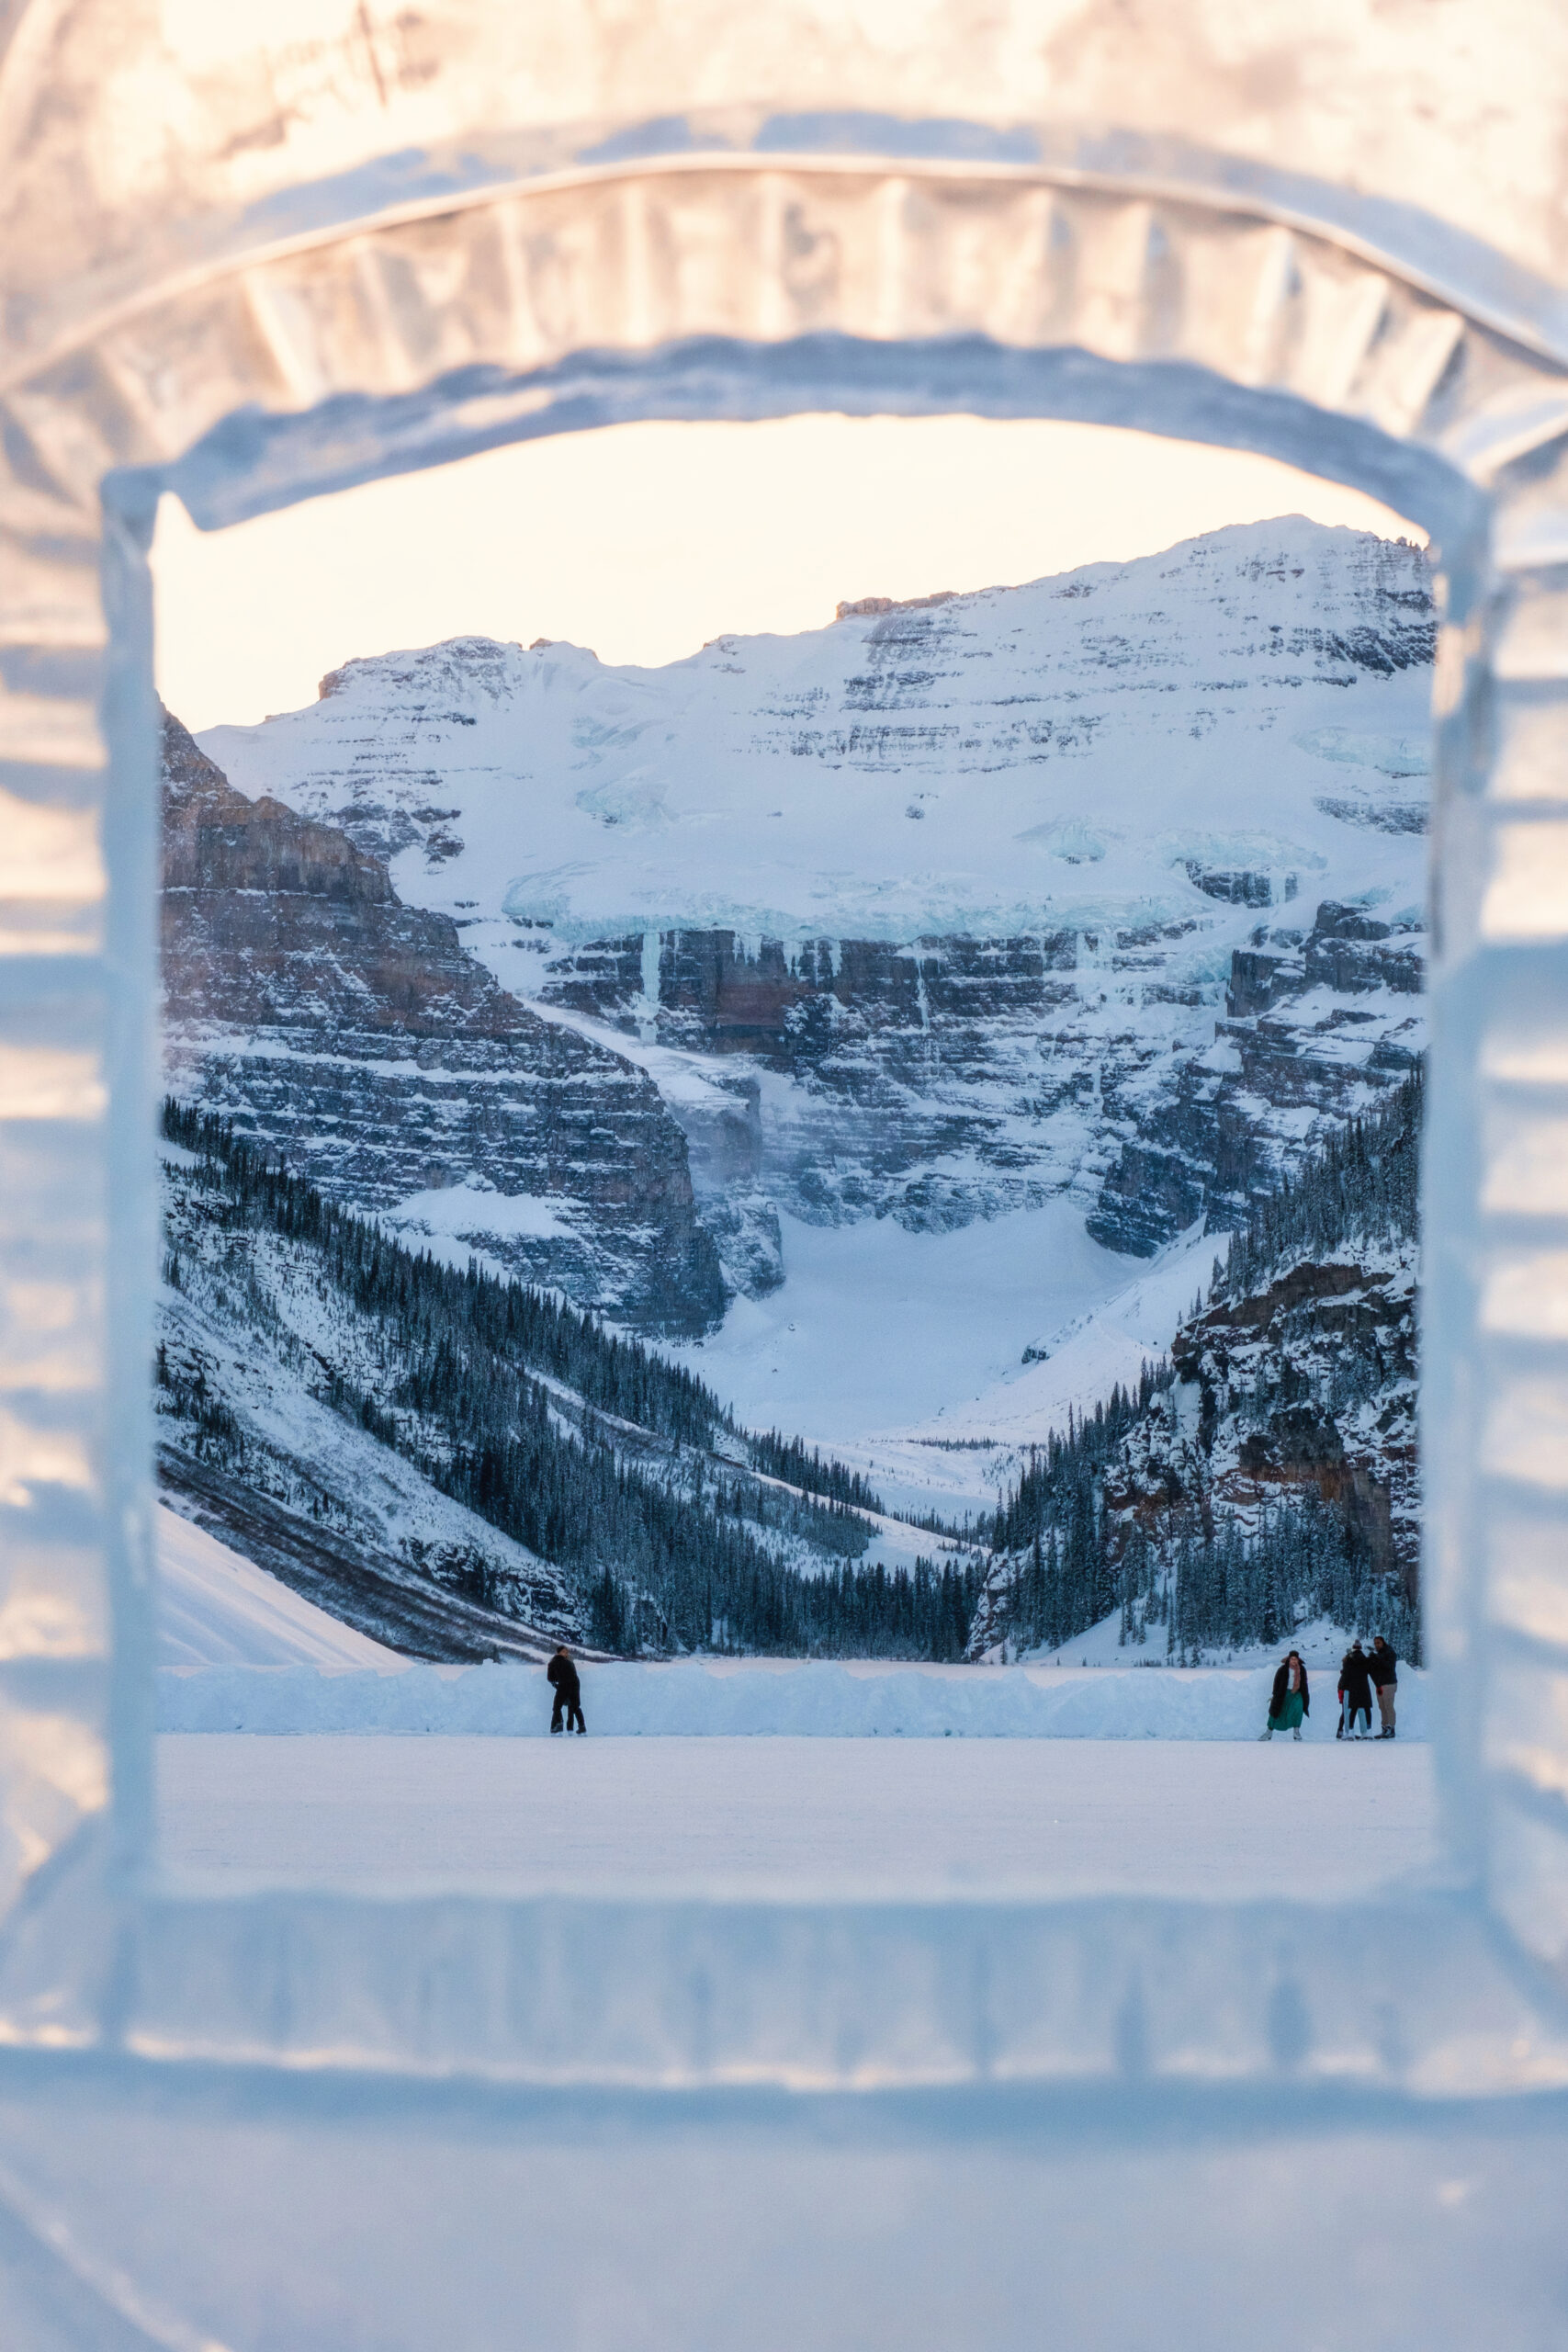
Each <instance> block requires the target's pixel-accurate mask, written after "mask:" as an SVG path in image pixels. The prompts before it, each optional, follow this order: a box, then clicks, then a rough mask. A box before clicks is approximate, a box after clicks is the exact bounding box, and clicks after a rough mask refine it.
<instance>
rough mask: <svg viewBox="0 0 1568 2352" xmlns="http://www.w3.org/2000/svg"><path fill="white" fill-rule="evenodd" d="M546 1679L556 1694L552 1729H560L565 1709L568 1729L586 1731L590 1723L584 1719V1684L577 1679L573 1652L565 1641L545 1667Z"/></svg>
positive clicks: (551, 1720)
mask: <svg viewBox="0 0 1568 2352" xmlns="http://www.w3.org/2000/svg"><path fill="white" fill-rule="evenodd" d="M545 1679H546V1681H547V1682H548V1684H549V1685H550V1687H551V1689H552V1690H553V1691H554V1692H555V1694H556V1703H555V1710H554V1713H552V1714H551V1716H550V1729H551V1730H552V1731H559V1730H560V1728H561V1715H562V1713H563V1711H564V1713H565V1715H566V1728H567V1730H568V1731H581V1732H585V1731H586V1730H587V1729H588V1725H587V1724H585V1723H584V1722H583V1720H582V1685H581V1682H579V1680H578V1679H577V1668H576V1666H575V1664H574V1663H573V1660H572V1655H571V1652H570V1650H569V1649H568V1647H567V1645H566V1644H565V1643H564V1642H563V1643H562V1644H561V1645H560V1647H559V1649H558V1650H557V1652H556V1654H555V1656H554V1657H553V1658H551V1660H550V1662H549V1664H548V1666H547V1668H545Z"/></svg>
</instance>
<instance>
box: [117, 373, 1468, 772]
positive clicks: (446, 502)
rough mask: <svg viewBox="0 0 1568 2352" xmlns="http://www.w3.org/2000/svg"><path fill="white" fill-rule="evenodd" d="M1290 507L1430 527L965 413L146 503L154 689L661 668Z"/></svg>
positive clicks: (786, 423)
mask: <svg viewBox="0 0 1568 2352" xmlns="http://www.w3.org/2000/svg"><path fill="white" fill-rule="evenodd" d="M1291 514H1301V515H1312V516H1313V517H1314V519H1315V520H1317V521H1318V522H1321V523H1342V524H1348V525H1349V526H1352V527H1353V528H1355V529H1358V530H1364V531H1378V532H1381V533H1382V534H1383V535H1384V536H1385V537H1398V536H1399V535H1400V534H1401V533H1403V534H1404V536H1405V537H1409V538H1416V539H1424V538H1425V537H1426V534H1425V533H1424V532H1422V531H1420V530H1418V529H1417V528H1416V526H1415V525H1413V524H1410V523H1407V522H1405V521H1404V520H1403V519H1402V518H1401V517H1400V516H1399V515H1394V514H1393V513H1392V512H1391V511H1390V510H1389V509H1388V508H1387V507H1386V506H1382V505H1380V504H1379V503H1377V501H1376V500H1375V499H1371V498H1368V497H1365V496H1364V495H1363V494H1362V493H1361V492H1359V491H1353V490H1344V489H1341V488H1339V487H1338V485H1337V484H1336V483H1332V482H1325V481H1318V480H1317V479H1316V478H1315V477H1314V476H1313V475H1310V474H1303V473H1298V472H1297V471H1296V470H1295V469H1294V468H1293V467H1291V466H1284V465H1280V464H1278V463H1277V462H1276V461H1275V460H1274V459H1273V458H1258V457H1252V456H1249V455H1247V454H1246V453H1245V452H1242V451H1237V450H1230V449H1213V448H1208V447H1199V446H1197V445H1195V444H1193V443H1191V442H1176V441H1168V440H1163V439H1161V438H1159V437H1157V436H1156V435H1151V434H1145V433H1128V432H1122V431H1121V430H1119V429H1118V428H1116V427H1114V426H1110V425H1090V424H1055V423H1050V422H1033V421H1023V422H1018V423H1013V422H998V421H993V420H990V419H986V418H979V417H967V416H942V417H842V416H796V417H786V418H781V419H779V420H777V421H772V422H769V423H765V424H621V425H613V426H610V427H607V428H606V429H604V431H602V432H595V433H580V434H570V435H561V436H559V437H558V438H556V439H551V440H543V441H530V442H523V443H519V444H516V445H515V446H513V447H511V448H507V449H498V450H493V451H491V452H489V453H487V454H486V455H485V456H483V457H478V458H465V459H463V460H462V461H461V462H460V463H459V464H457V465H453V466H441V467H436V468H434V469H432V470H431V471H429V472H427V473H421V474H402V475H399V476H398V477H396V478H395V479H393V480H391V481H379V482H371V483H367V485H366V486H365V487H364V488H362V489H359V490H349V491H344V492H339V493H338V495H337V496H335V497H333V498H321V499H310V500H307V501H306V502H305V503H303V504H301V505H299V506H292V507H288V508H287V509H286V510H284V511H283V512H282V513H280V514H276V515H260V516H258V517H257V518H256V520H255V521H254V522H251V523H241V524H237V525H235V526H233V527H232V528H231V529H229V530H226V531H216V532H211V533H203V532H200V531H197V529H196V527H195V526H194V525H193V524H192V523H191V522H190V520H189V518H188V516H187V515H186V512H185V509H184V508H183V507H182V506H180V505H179V504H178V503H177V502H176V501H175V500H174V499H172V498H165V499H164V503H163V506H162V509H161V511H160V514H159V519H158V532H157V538H156V542H155V544H154V547H153V550H152V570H153V574H154V578H155V581H156V587H157V616H158V652H157V662H158V684H159V690H160V692H161V693H162V695H163V697H164V701H165V703H166V704H167V705H168V707H169V708H170V709H171V710H173V711H174V712H175V714H176V715H177V716H178V717H179V718H183V719H184V720H185V722H186V725H187V726H188V727H191V728H197V729H199V728H203V727H211V726H215V725H217V724H218V723H219V722H220V721H222V720H230V721H232V722H235V723H240V724H246V723H250V722H254V720H256V719H259V718H265V716H266V715H267V714H268V713H269V712H271V711H282V710H294V709H298V708H299V707H300V706H301V705H302V704H304V703H308V702H313V701H314V700H315V697H316V684H317V681H318V680H319V679H320V678H321V675H322V674H323V673H325V672H326V671H328V670H332V669H335V668H336V667H337V666H338V664H339V663H340V662H344V661H346V660H347V659H349V658H350V657H351V656H353V655H355V654H366V653H385V652H389V651H391V650H395V649H402V648H407V647H412V646H421V645H431V644H434V643H436V642H437V641H438V640H439V639H442V638H447V637H467V636H481V637H494V638H502V639H515V640H517V641H518V642H520V643H521V644H524V645H528V644H530V643H532V641H533V639H535V638H536V637H548V638H568V639H572V640H573V641H574V642H575V643H577V644H579V645H587V646H592V649H593V650H594V651H595V652H596V653H597V654H598V655H599V657H600V659H601V660H602V661H604V662H642V663H648V664H657V663H660V662H671V661H677V660H679V659H680V658H681V657H682V656H683V655H685V654H688V653H694V652H695V651H696V650H697V649H698V647H699V646H701V645H702V644H703V643H704V642H705V639H708V638H712V637H719V636H723V635H727V634H728V633H729V632H731V631H734V632H738V633H739V634H742V635H750V634H752V633H755V632H759V631H763V630H777V631H781V632H784V631H794V630H797V629H805V628H821V627H823V626H824V625H825V624H826V623H827V622H829V621H830V620H831V619H832V617H833V610H834V606H835V605H836V604H837V603H838V602H839V600H840V598H841V597H852V596H919V595H926V594H930V593H931V591H933V590H935V589H940V588H956V589H968V588H987V587H992V586H995V585H997V584H998V583H1000V582H1018V581H1023V580H1036V579H1040V578H1041V577H1043V575H1045V574H1046V573H1049V572H1056V571H1071V570H1073V569H1074V568H1075V567H1076V566H1077V565H1078V564H1083V563H1097V562H1104V561H1125V560H1127V559H1128V558H1129V557H1132V556H1136V555H1149V554H1154V553H1156V551H1157V550H1158V549H1160V548H1167V547H1169V546H1171V545H1172V544H1173V543H1174V542H1175V541H1176V540H1178V539H1185V538H1190V537H1194V536H1195V535H1196V534H1197V533H1199V532H1201V531H1211V530H1214V529H1217V528H1218V527H1219V526H1221V525H1223V524H1225V523H1248V522H1257V521H1259V520H1261V519H1262V518H1264V517H1265V516H1268V515H1291Z"/></svg>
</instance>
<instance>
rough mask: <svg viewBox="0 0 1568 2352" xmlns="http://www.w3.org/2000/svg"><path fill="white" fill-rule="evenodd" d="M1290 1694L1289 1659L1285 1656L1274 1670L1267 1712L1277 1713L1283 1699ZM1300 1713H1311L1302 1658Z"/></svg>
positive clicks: (1309, 1694)
mask: <svg viewBox="0 0 1568 2352" xmlns="http://www.w3.org/2000/svg"><path fill="white" fill-rule="evenodd" d="M1290 1694H1291V1667H1290V1661H1289V1659H1288V1658H1287V1659H1285V1660H1283V1661H1281V1663H1280V1667H1279V1668H1277V1670H1276V1672H1275V1676H1274V1696H1273V1697H1272V1699H1270V1701H1269V1713H1270V1714H1271V1715H1277V1714H1279V1713H1280V1709H1281V1708H1282V1707H1283V1706H1284V1703H1285V1701H1286V1700H1287V1699H1288V1698H1289V1697H1290ZM1302 1713H1303V1715H1310V1714H1311V1713H1312V1692H1311V1691H1310V1690H1309V1689H1308V1687H1307V1670H1306V1665H1305V1662H1304V1660H1303V1663H1302Z"/></svg>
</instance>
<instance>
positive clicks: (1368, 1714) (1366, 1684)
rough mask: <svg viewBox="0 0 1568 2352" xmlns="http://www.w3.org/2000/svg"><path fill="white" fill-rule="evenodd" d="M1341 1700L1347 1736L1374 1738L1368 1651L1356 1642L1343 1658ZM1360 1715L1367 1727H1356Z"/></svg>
mask: <svg viewBox="0 0 1568 2352" xmlns="http://www.w3.org/2000/svg"><path fill="white" fill-rule="evenodd" d="M1339 1704H1340V1708H1341V1711H1342V1713H1343V1718H1344V1732H1345V1736H1346V1738H1347V1739H1370V1738H1371V1731H1372V1675H1371V1667H1370V1666H1369V1665H1368V1663H1367V1654H1366V1651H1365V1650H1364V1649H1363V1648H1362V1647H1361V1645H1360V1643H1359V1642H1352V1643H1351V1645H1350V1646H1349V1648H1348V1650H1347V1651H1346V1653H1345V1655H1344V1657H1342V1658H1341V1659H1340V1661H1339ZM1358 1716H1359V1717H1360V1719H1361V1722H1362V1724H1363V1725H1364V1726H1365V1728H1364V1729H1363V1730H1361V1731H1358V1730H1357V1729H1356V1719H1357V1717H1358Z"/></svg>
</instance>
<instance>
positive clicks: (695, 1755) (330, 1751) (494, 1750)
mask: <svg viewBox="0 0 1568 2352" xmlns="http://www.w3.org/2000/svg"><path fill="white" fill-rule="evenodd" d="M158 1774H159V1792H160V1813H161V1829H162V1849H163V1854H164V1860H165V1863H166V1864H167V1865H168V1866H169V1867H170V1868H171V1869H173V1870H175V1871H200V1872H209V1871H216V1872H220V1873H222V1874H223V1875H225V1876H229V1877H237V1878H241V1879H243V1880H246V1881H252V1882H254V1881H255V1880H258V1879H262V1880H265V1879H273V1880H277V1879H284V1880H288V1881H290V1882H293V1883H301V1882H305V1883H310V1882H314V1883H330V1884H333V1885H338V1886H342V1885H354V1884H359V1885H364V1884H376V1883H383V1884H396V1883H403V1884H408V1883H411V1882H413V1883H423V1884H426V1885H428V1884H429V1883H431V1882H433V1881H434V1882H437V1883H446V1884H448V1885H450V1884H454V1883H473V1882H475V1881H480V1882H484V1881H489V1882H491V1883H495V1882H502V1883H507V1884H509V1885H511V1886H513V1887H515V1888H518V1889H522V1890H530V1891H540V1892H542V1891H547V1890H548V1891H558V1892H581V1893H592V1894H598V1895H604V1894H632V1893H634V1892H637V1891H643V1890H646V1891H649V1892H657V1893H660V1894H671V1893H673V1892H677V1891H690V1892H694V1893H704V1892H712V1893H723V1894H752V1895H764V1896H765V1895H775V1896H782V1895H785V1894H812V1895H822V1896H838V1897H843V1896H851V1897H855V1896H862V1897H868V1898H874V1897H877V1896H884V1897H893V1896H899V1897H906V1898H910V1897H912V1898H924V1899H930V1898H937V1899H940V1898H941V1897H942V1896H944V1895H955V1894H957V1895H968V1896H973V1895H975V1894H982V1893H985V1894H992V1893H994V1894H1033V1895H1042V1894H1050V1895H1065V1894H1103V1893H1129V1894H1131V1893H1138V1894H1154V1895H1167V1896H1173V1897H1179V1898H1184V1899H1188V1900H1194V1899H1195V1900H1203V1899H1213V1900H1219V1899H1222V1898H1237V1897H1240V1898H1247V1897H1252V1898H1259V1897H1270V1898H1280V1899H1281V1900H1289V1901H1292V1902H1299V1901H1302V1900H1303V1899H1306V1900H1313V1899H1316V1900H1320V1901H1330V1900H1332V1901H1341V1902H1343V1901H1349V1900H1357V1899H1366V1898H1368V1897H1370V1896H1371V1895H1373V1894H1376V1892H1377V1891H1378V1890H1379V1889H1380V1888H1386V1887H1390V1886H1393V1885H1395V1884H1397V1883H1401V1882H1407V1881H1410V1880H1413V1879H1420V1878H1425V1877H1429V1876H1430V1875H1431V1874H1432V1873H1434V1872H1435V1871H1437V1870H1438V1867H1439V1849H1438V1838H1437V1826H1436V1808H1435V1803H1434V1796H1433V1781H1432V1772H1431V1759H1430V1752H1429V1750H1427V1748H1424V1747H1410V1748H1405V1747H1400V1746H1398V1745H1397V1743H1396V1744H1394V1745H1392V1746H1391V1745H1387V1744H1385V1745H1383V1746H1382V1747H1369V1748H1367V1749H1366V1750H1365V1751H1362V1750H1361V1749H1359V1748H1358V1749H1355V1750H1351V1749H1348V1748H1345V1747H1339V1748H1334V1747H1328V1748H1327V1749H1325V1748H1323V1747H1294V1746H1287V1747H1280V1746H1278V1744H1276V1745H1274V1746H1271V1747H1249V1748H1241V1747H1227V1746H1222V1745H1210V1744H1208V1743H1205V1742H1193V1743H1191V1744H1190V1745H1188V1746H1187V1747H1182V1748H1179V1749H1171V1748H1159V1749H1156V1748H1152V1747H1133V1746H1122V1747H1117V1746H1115V1745H1107V1744H1104V1743H1101V1742H1099V1741H1091V1740H1062V1741H1050V1742H1047V1741H1031V1740H987V1741H983V1742H974V1743H964V1742H959V1741H953V1740H944V1739H935V1740H932V1739H920V1740H912V1741H908V1742H903V1741H899V1742H891V1741H870V1740H837V1739H828V1740H813V1739H761V1740H760V1739H660V1740H649V1741H642V1740H629V1739H598V1740H595V1739H594V1738H593V1737H592V1736H590V1737H589V1738H587V1739H567V1738H561V1739H556V1740H549V1741H547V1742H546V1743H544V1744H542V1745H541V1744H540V1743H538V1742H528V1743H523V1742H515V1743H514V1742H511V1741H505V1740H484V1739H452V1738H446V1739H430V1740H394V1739H367V1740H355V1739H341V1738H340V1739H333V1738H310V1739H255V1738H228V1739H224V1738H207V1739H178V1738H175V1739H170V1738H165V1739H163V1740H161V1741H160V1742H159V1758H158Z"/></svg>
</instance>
